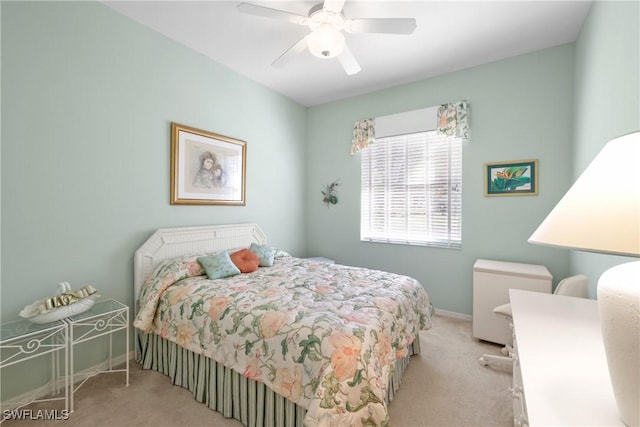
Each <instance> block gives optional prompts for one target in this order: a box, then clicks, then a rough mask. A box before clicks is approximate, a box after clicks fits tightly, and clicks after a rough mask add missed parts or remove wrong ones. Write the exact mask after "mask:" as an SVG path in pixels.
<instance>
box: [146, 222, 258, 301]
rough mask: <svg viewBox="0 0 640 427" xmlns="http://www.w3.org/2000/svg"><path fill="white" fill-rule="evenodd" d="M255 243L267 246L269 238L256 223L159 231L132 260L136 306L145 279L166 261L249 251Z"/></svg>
mask: <svg viewBox="0 0 640 427" xmlns="http://www.w3.org/2000/svg"><path fill="white" fill-rule="evenodd" d="M254 242H255V243H256V244H259V245H264V244H265V243H266V242H267V237H266V235H265V234H264V232H263V231H262V230H261V229H260V227H258V225H257V224H253V223H247V224H225V225H205V226H198V227H177V228H160V229H158V230H157V231H156V232H155V233H153V234H152V235H151V237H149V238H148V239H147V241H146V242H144V243H143V244H142V246H140V247H139V248H138V250H137V251H136V252H135V255H134V257H133V272H134V279H133V283H134V305H135V306H136V307H137V301H138V295H140V291H141V290H142V285H143V284H144V281H145V279H146V278H147V277H148V276H149V274H151V273H152V272H153V270H154V269H155V268H156V266H157V265H158V264H159V263H161V262H162V261H164V260H165V259H169V258H175V257H179V256H182V255H189V254H198V253H209V252H217V251H223V250H226V249H235V248H242V247H249V245H251V243H254Z"/></svg>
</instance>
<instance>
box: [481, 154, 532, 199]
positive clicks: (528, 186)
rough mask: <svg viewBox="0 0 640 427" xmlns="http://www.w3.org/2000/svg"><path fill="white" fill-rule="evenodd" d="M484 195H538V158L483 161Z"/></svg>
mask: <svg viewBox="0 0 640 427" xmlns="http://www.w3.org/2000/svg"><path fill="white" fill-rule="evenodd" d="M484 183H485V184H484V185H485V191H484V195H485V196H536V195H538V160H537V159H532V160H516V161H510V162H496V163H485V165H484Z"/></svg>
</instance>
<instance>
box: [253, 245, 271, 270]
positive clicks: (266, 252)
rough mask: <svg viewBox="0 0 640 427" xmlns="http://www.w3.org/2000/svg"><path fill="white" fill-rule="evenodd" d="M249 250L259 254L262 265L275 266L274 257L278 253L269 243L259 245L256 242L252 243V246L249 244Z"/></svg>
mask: <svg viewBox="0 0 640 427" xmlns="http://www.w3.org/2000/svg"><path fill="white" fill-rule="evenodd" d="M249 250H250V251H251V252H254V253H255V254H256V255H258V258H259V259H260V264H259V265H260V267H271V266H273V258H274V257H275V255H276V250H275V248H270V247H269V246H267V245H258V244H256V243H251V246H249Z"/></svg>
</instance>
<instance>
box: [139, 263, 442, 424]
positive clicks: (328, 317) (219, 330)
mask: <svg viewBox="0 0 640 427" xmlns="http://www.w3.org/2000/svg"><path fill="white" fill-rule="evenodd" d="M431 311H432V307H431V304H430V302H429V297H428V295H427V293H426V291H425V290H424V288H423V287H422V286H421V285H420V283H418V281H416V280H415V279H412V278H410V277H407V276H401V275H397V274H393V273H387V272H382V271H376V270H369V269H364V268H356V267H348V266H342V265H336V264H325V263H319V262H314V261H312V260H305V259H300V258H294V257H279V258H276V260H275V263H274V266H273V267H261V268H259V269H258V270H257V271H255V272H253V273H248V274H240V275H237V276H234V277H230V278H226V279H217V280H209V279H207V276H206V275H204V272H203V271H202V269H201V267H200V265H199V264H198V262H197V256H191V257H183V258H179V259H174V260H168V261H165V262H164V263H162V264H161V265H160V266H158V268H157V269H156V270H155V272H154V273H153V274H152V275H151V276H150V277H149V278H148V279H147V281H146V283H145V287H144V289H143V290H142V293H141V296H140V310H139V313H138V315H137V317H136V319H135V321H134V326H135V327H137V328H139V329H141V330H142V331H144V332H148V333H156V334H158V335H160V336H162V337H163V338H166V339H168V340H170V341H173V342H175V343H177V344H178V345H180V346H182V347H185V348H187V349H189V350H191V351H193V352H196V353H199V354H203V355H205V356H207V357H210V358H212V359H214V360H216V361H217V362H218V363H221V364H224V365H226V366H228V367H230V368H232V369H234V370H236V371H239V372H241V373H243V374H244V376H246V377H248V378H251V379H253V380H256V381H261V382H264V383H265V384H266V385H267V386H268V387H270V388H271V389H273V390H274V391H275V392H277V393H279V394H281V395H282V396H284V397H286V398H288V399H290V400H292V401H294V402H296V403H297V404H298V405H300V406H302V407H304V408H306V409H307V415H306V418H305V425H309V426H325V425H327V426H328V425H350V426H357V425H388V424H389V416H388V413H387V407H386V403H385V396H386V393H387V386H388V383H389V378H390V375H391V374H392V372H393V369H394V363H395V361H396V359H400V358H403V357H405V356H406V355H407V351H408V346H409V345H410V344H411V343H412V342H413V339H414V338H415V337H416V336H417V334H418V331H419V330H420V329H428V328H430V327H431V318H430V316H431Z"/></svg>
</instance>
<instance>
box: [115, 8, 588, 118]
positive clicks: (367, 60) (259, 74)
mask: <svg viewBox="0 0 640 427" xmlns="http://www.w3.org/2000/svg"><path fill="white" fill-rule="evenodd" d="M241 1H245V2H247V3H254V4H258V5H261V6H267V7H270V8H275V9H281V10H286V11H289V12H293V13H297V14H300V15H307V13H308V11H309V9H310V8H311V7H312V6H314V5H315V4H317V3H319V2H321V0H317V1H251V0H237V1H115V2H113V1H103V3H104V4H105V5H107V6H109V7H111V8H112V9H114V10H116V11H118V12H120V13H122V14H123V15H126V16H129V17H130V18H132V19H134V20H135V21H138V22H139V23H141V24H143V25H145V26H147V27H149V28H152V29H154V30H156V31H158V32H160V33H162V34H164V35H166V36H167V37H169V38H170V39H173V40H175V41H177V42H179V43H182V44H183V45H185V46H188V47H189V48H191V49H193V50H195V51H197V52H200V53H202V54H204V55H206V56H208V57H209V58H211V59H213V60H214V61H216V62H218V63H221V64H224V65H225V66H227V67H229V68H230V69H232V70H234V71H236V72H238V73H241V74H243V75H245V76H247V77H249V78H251V79H252V80H255V81H257V82H259V83H261V84H263V85H265V86H267V87H269V88H271V89H273V90H275V91H277V92H279V93H282V94H283V95H285V96H287V97H289V98H291V99H293V100H294V101H296V102H298V103H300V104H302V105H305V106H313V105H318V104H323V103H326V102H331V101H335V100H339V99H344V98H347V97H351V96H354V95H360V94H363V93H367V92H371V91H373V90H377V89H383V88H387V87H392V86H396V85H399V84H403V83H408V82H412V81H417V80H422V79H425V78H429V77H433V76H437V75H441V74H445V73H448V72H452V71H455V70H461V69H465V68H469V67H473V66H476V65H480V64H484V63H488V62H492V61H496V60H499V59H503V58H507V57H511V56H515V55H520V54H524V53H528V52H532V51H535V50H540V49H544V48H547V47H552V46H557V45H561V44H564V43H569V42H573V41H575V40H576V38H577V36H578V33H579V31H580V28H581V26H582V23H583V22H584V19H585V17H586V15H587V13H588V11H589V7H590V5H591V2H590V1H568V0H567V1H515V0H510V1H501V2H499V1H465V2H463V1H431V0H421V1H417V0H415V1H410V2H407V1H398V0H386V1H382V0H367V1H362V0H360V1H353V0H351V1H350V0H347V1H346V3H345V6H344V9H343V13H344V15H345V17H347V18H392V17H395V18H415V19H416V21H417V29H416V31H415V32H414V33H413V34H412V35H386V34H345V36H346V39H347V45H348V46H349V48H350V49H351V51H352V52H353V55H354V56H355V58H356V59H357V61H358V62H359V63H360V65H361V66H362V71H360V73H358V74H355V75H352V76H348V75H346V74H345V72H344V70H343V69H342V67H341V66H340V63H339V62H338V60H337V59H335V58H334V59H320V58H316V57H314V56H312V55H311V54H310V53H309V52H308V51H305V52H303V53H301V54H300V55H298V56H297V57H295V58H294V59H293V60H292V61H291V62H290V63H289V64H287V65H286V67H284V68H274V67H272V66H271V63H272V62H273V61H274V60H275V59H276V58H278V57H279V56H280V55H281V54H282V53H283V52H284V51H285V50H287V49H288V48H289V47H290V46H292V45H293V44H294V43H296V42H297V41H298V40H300V39H301V38H302V37H304V36H305V35H306V34H307V33H308V28H307V27H302V26H299V25H297V24H293V23H289V22H285V21H278V20H274V19H268V18H264V17H260V16H255V15H248V14H243V13H240V12H239V11H238V10H237V8H236V6H237V5H238V4H239V3H240V2H241Z"/></svg>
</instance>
